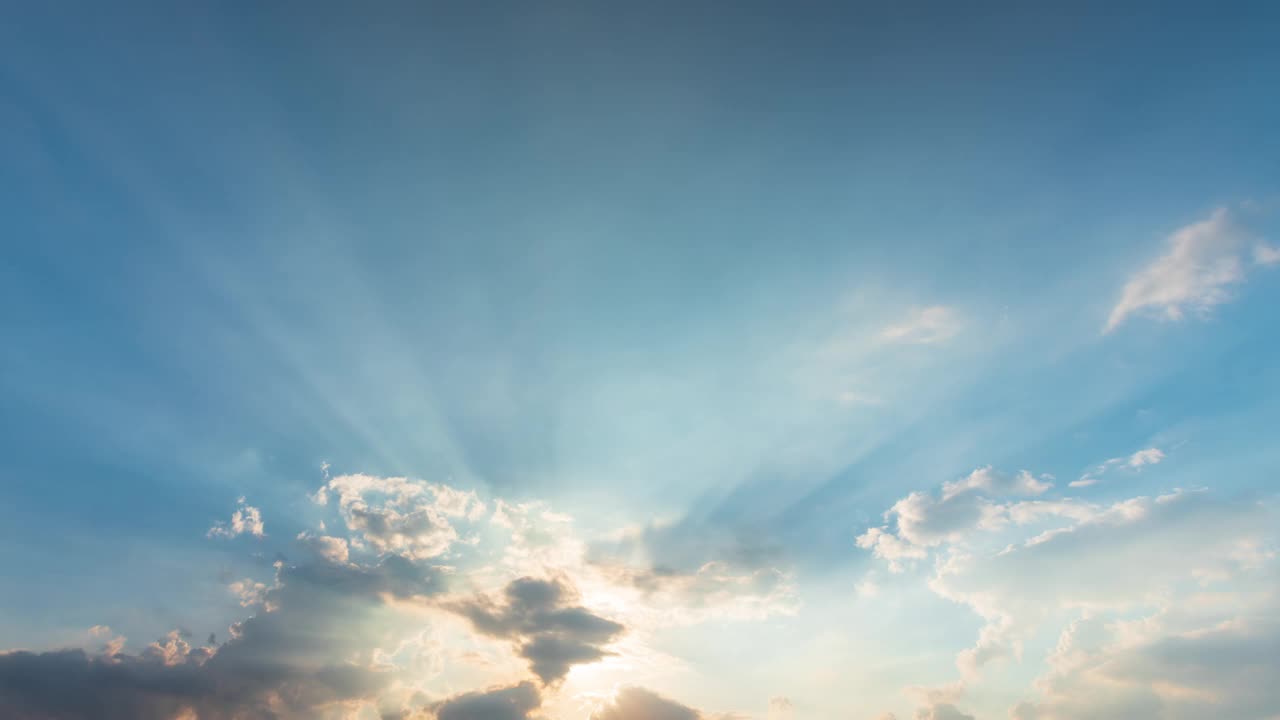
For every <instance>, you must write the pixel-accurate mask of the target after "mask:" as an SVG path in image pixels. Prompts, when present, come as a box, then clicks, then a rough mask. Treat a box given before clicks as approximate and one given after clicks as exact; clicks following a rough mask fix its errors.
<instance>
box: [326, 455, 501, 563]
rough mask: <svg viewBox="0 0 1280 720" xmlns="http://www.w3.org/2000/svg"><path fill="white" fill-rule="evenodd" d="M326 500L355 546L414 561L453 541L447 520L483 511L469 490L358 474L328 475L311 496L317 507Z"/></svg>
mask: <svg viewBox="0 0 1280 720" xmlns="http://www.w3.org/2000/svg"><path fill="white" fill-rule="evenodd" d="M331 499H332V500H335V501H336V502H337V505H338V509H339V511H340V512H341V513H342V518H343V520H344V521H345V523H346V526H347V529H348V530H349V531H350V532H351V533H353V535H354V538H353V541H352V542H353V543H354V544H358V545H360V546H366V547H368V548H370V549H371V550H372V551H374V552H378V553H389V552H393V553H398V554H401V555H404V556H406V557H409V558H411V559H414V560H425V559H429V558H434V557H438V556H440V555H443V554H444V553H445V552H446V551H447V550H448V549H449V547H450V546H451V545H452V544H453V543H454V542H455V541H456V540H457V539H458V532H457V530H456V529H455V528H454V526H453V523H452V522H450V520H451V519H458V518H466V519H469V520H475V519H477V518H479V517H480V516H481V515H483V513H484V510H485V508H484V504H483V503H481V502H480V500H479V498H477V497H476V494H475V493H474V492H469V491H467V492H464V491H461V490H457V489H454V488H451V487H448V486H446V485H437V484H433V483H428V482H423V481H421V480H413V479H410V478H403V477H391V478H384V477H376V476H373V475H362V474H355V475H339V476H337V477H333V478H330V479H329V481H328V482H326V483H325V484H324V486H323V487H321V488H320V490H318V491H317V492H316V494H315V495H314V500H315V501H316V502H317V503H318V504H321V505H325V504H328V502H329V501H330V500H331Z"/></svg>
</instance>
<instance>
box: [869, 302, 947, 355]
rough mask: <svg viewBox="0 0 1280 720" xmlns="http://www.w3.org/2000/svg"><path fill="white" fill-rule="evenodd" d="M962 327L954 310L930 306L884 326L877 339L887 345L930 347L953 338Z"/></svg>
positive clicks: (941, 306)
mask: <svg viewBox="0 0 1280 720" xmlns="http://www.w3.org/2000/svg"><path fill="white" fill-rule="evenodd" d="M962 326H963V323H962V321H961V318H960V315H959V313H957V312H956V310H955V309H954V308H951V307H948V306H946V305H931V306H929V307H923V308H917V309H915V310H912V311H911V313H910V314H908V315H907V317H905V318H903V319H902V320H901V321H899V322H896V323H893V324H891V325H887V326H885V327H884V328H883V329H882V330H881V331H880V336H879V337H880V341H881V342H883V343H887V344H894V343H899V344H904V345H932V344H934V343H942V342H946V341H948V340H950V339H951V338H953V337H955V336H956V335H958V334H959V333H960V330H961V329H962Z"/></svg>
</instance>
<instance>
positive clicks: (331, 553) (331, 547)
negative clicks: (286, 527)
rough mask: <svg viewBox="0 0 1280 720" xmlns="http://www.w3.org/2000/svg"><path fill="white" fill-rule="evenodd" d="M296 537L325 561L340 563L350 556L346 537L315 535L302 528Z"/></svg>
mask: <svg viewBox="0 0 1280 720" xmlns="http://www.w3.org/2000/svg"><path fill="white" fill-rule="evenodd" d="M297 539H298V542H299V543H301V544H302V545H303V546H304V547H306V548H307V549H309V550H311V552H313V553H315V554H316V556H317V557H319V558H321V559H322V560H325V561H327V562H331V563H338V564H342V563H345V562H347V561H348V560H349V559H350V558H351V549H350V547H349V546H348V545H347V540H346V538H340V537H333V536H331V535H317V534H315V533H310V532H307V531H305V530H304V531H303V532H300V533H298V538H297Z"/></svg>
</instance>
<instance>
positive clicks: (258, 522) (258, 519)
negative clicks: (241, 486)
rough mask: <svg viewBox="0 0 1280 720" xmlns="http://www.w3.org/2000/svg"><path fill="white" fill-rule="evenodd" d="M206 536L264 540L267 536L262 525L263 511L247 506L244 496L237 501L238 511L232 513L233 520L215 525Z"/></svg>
mask: <svg viewBox="0 0 1280 720" xmlns="http://www.w3.org/2000/svg"><path fill="white" fill-rule="evenodd" d="M205 535H206V537H210V538H233V537H236V536H238V535H252V536H254V537H256V538H262V537H264V536H266V528H265V527H264V526H263V524H262V511H261V510H259V509H258V508H256V507H253V506H252V505H249V504H247V503H246V501H245V499H244V496H241V497H240V498H239V499H238V500H236V509H235V512H233V513H231V520H230V521H227V522H217V523H214V525H213V527H211V528H209V532H207V533H205Z"/></svg>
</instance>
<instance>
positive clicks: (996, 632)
mask: <svg viewBox="0 0 1280 720" xmlns="http://www.w3.org/2000/svg"><path fill="white" fill-rule="evenodd" d="M1162 458H1163V453H1161V452H1159V451H1158V450H1156V449H1155V448H1149V449H1147V450H1142V451H1139V452H1136V453H1134V454H1132V455H1129V456H1126V457H1122V458H1115V459H1113V461H1108V462H1109V463H1110V465H1111V466H1124V467H1132V468H1138V467H1143V466H1145V465H1149V464H1152V463H1154V462H1158V461H1159V460H1160V459H1162ZM973 485H981V483H973V482H968V481H967V480H966V481H959V482H956V483H950V484H948V486H949V487H966V488H967V487H970V486H973ZM943 495H944V497H945V492H944V493H943ZM913 497H916V498H919V497H929V498H932V497H933V496H931V495H927V494H925V493H912V494H910V495H908V496H907V498H904V500H903V501H899V503H898V504H895V506H894V507H895V508H898V507H900V506H901V504H902V503H903V502H904V501H906V500H909V499H911V498H913ZM987 502H988V503H989V505H988V506H987V507H988V510H987V511H986V512H985V513H984V514H983V515H975V514H972V513H971V514H969V515H968V516H967V519H968V522H967V523H955V524H954V525H951V526H948V530H947V532H946V533H943V534H934V535H930V536H927V539H929V540H931V541H934V544H932V545H925V544H917V543H916V542H915V541H918V540H921V538H920V537H919V535H918V533H915V536H914V537H913V536H912V531H909V532H908V533H905V534H904V532H903V530H902V517H901V516H900V515H897V516H896V520H897V525H898V527H897V528H896V533H895V528H892V527H890V526H885V527H883V528H873V529H872V531H868V533H867V534H865V535H864V536H863V538H860V540H859V545H861V546H862V547H864V548H871V549H873V550H874V551H875V552H876V555H877V556H879V557H882V558H884V559H886V560H888V561H889V562H890V563H891V564H892V562H893V557H892V553H885V552H882V548H885V547H889V548H894V545H893V543H897V542H900V543H904V544H906V546H907V547H908V548H910V549H911V550H912V551H913V552H915V553H916V554H919V551H920V550H926V551H927V553H926V555H925V556H926V557H934V558H935V563H934V565H933V569H932V571H931V573H930V574H929V576H928V586H929V588H930V589H931V590H932V591H933V592H935V593H936V594H938V595H940V596H942V597H944V598H947V599H949V600H952V601H955V602H957V603H961V604H963V605H966V606H968V607H969V608H970V609H972V610H973V611H974V613H975V614H977V615H978V616H979V617H981V618H982V619H983V627H982V628H981V630H980V631H979V633H978V638H977V640H976V642H975V644H974V645H973V646H971V647H970V648H968V649H964V650H962V651H961V652H960V653H959V654H958V655H957V658H956V662H957V665H958V667H959V668H960V670H961V671H962V673H963V677H965V678H967V679H975V678H977V677H979V675H980V674H981V673H982V672H983V670H984V668H985V667H986V666H988V665H990V664H991V663H992V662H994V661H997V660H1013V659H1019V658H1021V656H1022V652H1023V643H1024V641H1025V640H1026V639H1027V638H1029V637H1032V636H1033V635H1034V634H1035V633H1036V632H1037V630H1038V629H1040V628H1042V627H1044V626H1045V625H1046V624H1050V623H1059V622H1061V623H1071V624H1070V625H1068V626H1066V627H1067V631H1066V632H1064V635H1063V637H1064V639H1063V641H1062V643H1060V645H1059V648H1058V649H1057V650H1055V651H1054V652H1053V653H1051V654H1050V656H1049V658H1048V663H1049V666H1050V671H1049V673H1048V674H1046V675H1045V676H1044V677H1043V678H1041V680H1040V681H1039V682H1038V684H1037V690H1038V691H1039V694H1040V697H1038V698H1036V699H1034V700H1029V701H1026V702H1024V703H1022V704H1020V705H1018V706H1017V707H1016V708H1015V709H1014V711H1013V717H1015V718H1018V719H1019V720H1082V719H1083V718H1096V719H1098V720H1113V719H1114V720H1119V719H1120V718H1131V717H1161V718H1168V719H1170V720H1191V718H1201V717H1251V718H1252V717H1258V718H1262V717H1280V693H1277V692H1275V691H1273V690H1272V689H1270V687H1269V686H1268V683H1266V682H1265V681H1263V680H1261V679H1262V678H1265V677H1277V676H1280V654H1277V653H1275V652H1274V649H1275V648H1277V647H1280V645H1277V642H1280V625H1277V624H1276V623H1275V618H1276V617H1280V597H1277V593H1276V590H1275V588H1276V587H1280V586H1278V585H1277V584H1276V578H1277V576H1276V568H1275V567H1274V558H1275V550H1274V548H1275V547H1276V544H1277V541H1280V534H1278V533H1277V530H1276V528H1277V527H1280V525H1278V524H1277V523H1276V518H1275V515H1274V512H1273V510H1272V509H1271V508H1270V507H1269V506H1266V505H1263V504H1260V503H1257V502H1249V501H1226V500H1221V499H1218V498H1216V497H1214V496H1213V495H1211V494H1210V493H1207V492H1202V491H1201V492H1188V491H1175V492H1172V493H1168V494H1165V495H1159V496H1154V497H1134V498H1130V499H1128V500H1123V501H1120V502H1116V503H1113V504H1111V505H1108V506H1098V505H1091V504H1088V503H1082V502H1079V501H1077V500H1074V499H1072V498H1063V499H1059V500H1051V501H1040V500H1033V501H1018V500H1014V501H1002V500H1001V499H1000V498H998V497H990V498H988V499H987ZM890 515H891V516H893V515H894V510H891V511H890ZM993 516H994V517H1001V518H1004V519H1005V520H1006V522H1005V524H1003V525H995V526H993V525H991V524H989V523H985V524H984V522H983V519H984V517H993ZM1046 519H1052V521H1053V523H1054V525H1053V526H1051V527H1049V528H1048V529H1045V528H1043V527H1041V525H1042V524H1043V522H1044V521H1045V520H1046ZM966 525H967V529H966ZM984 539H986V542H981V541H982V540H984ZM886 555H890V557H886ZM1059 627H1063V626H1062V625H1059ZM1086 635H1087V636H1088V637H1086ZM1264 648H1270V651H1268V650H1266V649H1264ZM1271 685H1274V684H1273V683H1272V684H1271ZM950 703H952V701H951V700H948V699H945V698H934V701H931V702H929V703H928V704H927V707H926V708H925V709H924V710H922V712H925V713H932V714H924V715H920V717H937V718H944V717H963V713H960V715H958V716H957V715H949V714H948V713H952V712H955V713H959V712H960V711H958V710H955V708H954V707H946V705H948V704H950Z"/></svg>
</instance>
